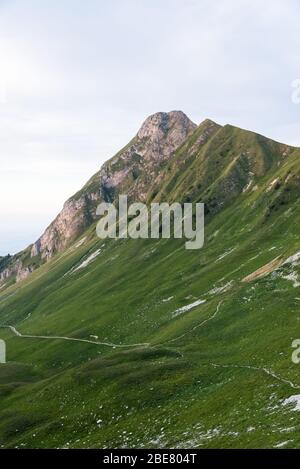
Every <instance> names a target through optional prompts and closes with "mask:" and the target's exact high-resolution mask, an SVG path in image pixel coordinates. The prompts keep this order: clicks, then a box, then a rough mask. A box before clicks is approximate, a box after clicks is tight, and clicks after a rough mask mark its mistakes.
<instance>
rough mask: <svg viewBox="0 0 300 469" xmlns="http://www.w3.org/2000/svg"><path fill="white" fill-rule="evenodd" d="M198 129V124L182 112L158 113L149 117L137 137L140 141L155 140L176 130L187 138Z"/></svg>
mask: <svg viewBox="0 0 300 469" xmlns="http://www.w3.org/2000/svg"><path fill="white" fill-rule="evenodd" d="M196 127H197V126H196V124H194V123H193V122H192V121H191V120H190V119H189V118H188V117H187V115H186V114H184V112H182V111H170V112H156V113H155V114H152V115H151V116H149V117H147V119H146V120H145V121H144V123H143V124H142V126H141V128H140V130H139V131H138V134H137V136H138V138H140V139H144V138H150V139H153V138H154V139H155V138H158V137H164V136H165V135H167V134H168V133H169V131H170V130H175V131H176V132H177V133H178V134H179V135H183V134H184V136H187V135H188V134H189V133H190V131H191V130H194V129H195V128H196Z"/></svg>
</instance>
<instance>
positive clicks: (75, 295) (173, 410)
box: [0, 126, 300, 448]
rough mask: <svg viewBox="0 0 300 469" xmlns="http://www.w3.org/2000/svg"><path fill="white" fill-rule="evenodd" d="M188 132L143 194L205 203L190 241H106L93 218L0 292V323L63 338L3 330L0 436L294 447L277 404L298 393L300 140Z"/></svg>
mask: <svg viewBox="0 0 300 469" xmlns="http://www.w3.org/2000/svg"><path fill="white" fill-rule="evenodd" d="M196 131H197V129H196ZM196 131H195V132H196ZM195 141H196V138H195V135H192V136H191V137H190V138H189V140H188V141H187V142H186V143H185V145H186V147H185V152H186V154H187V155H188V158H187V159H188V161H186V162H185V163H184V166H180V165H179V162H180V159H181V158H182V157H183V152H184V151H183V150H182V149H179V150H178V152H177V153H176V155H175V156H174V165H172V164H171V166H170V167H169V168H168V167H166V168H165V173H164V180H163V183H162V188H161V191H160V192H158V193H157V194H156V196H155V197H156V198H161V199H162V198H164V199H167V200H181V201H183V200H186V197H191V198H192V200H202V199H205V200H206V202H207V205H208V209H209V211H210V214H209V216H208V217H207V225H206V242H205V246H204V248H203V249H202V250H200V251H187V250H185V248H184V240H159V241H155V240H137V241H134V240H117V241H115V240H105V241H102V240H99V239H97V238H96V237H95V226H94V225H92V226H91V227H90V228H89V229H88V230H87V232H86V233H85V234H84V235H83V236H82V237H81V238H80V240H82V242H78V241H76V242H75V243H74V244H73V245H72V246H71V247H70V248H68V249H67V250H66V251H65V252H63V253H60V254H57V255H56V256H55V257H54V258H53V259H52V260H51V261H50V262H48V263H47V264H44V265H42V266H41V267H40V268H39V269H37V270H36V271H35V272H33V273H32V274H31V275H30V276H29V277H28V278H27V279H26V280H25V281H23V282H21V283H19V284H17V285H12V286H9V287H8V288H6V289H4V290H3V291H1V292H0V318H1V321H0V323H1V325H6V326H7V325H10V326H14V327H15V328H16V329H17V331H19V332H20V333H21V334H23V335H30V336H44V337H47V336H48V337H49V336H50V337H51V336H55V337H58V336H59V337H61V338H56V339H45V338H34V337H20V336H16V335H15V334H14V333H13V332H12V331H11V330H10V329H0V337H1V338H3V339H4V340H6V342H7V351H8V360H9V363H8V364H6V365H0V395H1V399H0V416H1V418H0V445H1V446H2V447H89V448H90V447H97V448H98V447H154V448H155V447H178V448H181V447H184V448H189V447H204V448H212V447H226V448H230V447H236V448H240V447H246V448H248V447H251V448H254V447H255V448H262V447H275V446H279V447H280V446H282V447H285V448H288V447H298V446H299V444H300V437H299V428H300V414H299V412H295V410H294V406H293V404H291V405H284V404H283V403H284V400H285V399H287V398H289V397H290V396H293V395H298V394H300V372H299V365H295V364H293V363H292V361H291V353H292V348H291V344H292V341H293V340H294V339H297V338H298V337H299V338H300V330H299V328H298V325H299V298H300V293H299V292H298V289H299V285H298V274H299V273H300V272H299V267H298V266H297V263H296V262H289V263H287V264H284V265H281V264H283V261H284V260H286V259H288V258H289V257H290V256H291V255H293V254H295V253H296V252H298V251H300V239H299V230H300V208H299V205H298V195H299V175H300V159H299V157H300V154H299V151H298V150H295V149H292V148H290V147H286V146H283V145H280V144H276V143H274V142H271V141H269V140H267V139H264V138H263V137H260V136H257V135H256V134H252V133H249V132H245V131H242V130H240V129H235V128H233V127H230V126H226V127H224V128H217V127H216V128H214V131H213V132H212V134H211V135H210V136H209V138H208V139H207V141H206V142H204V143H203V144H201V145H199V143H198V148H199V151H197V149H196V150H195V148H194V150H191V152H190V153H189V151H188V150H189V149H191V148H193V145H194V142H195ZM180 168H181V169H180ZM177 169H178V173H177ZM210 175H211V176H210ZM222 202H224V203H222ZM80 240H79V241H80ZM95 252H97V253H98V255H97V257H95V258H94V259H93V260H92V261H91V262H90V263H88V265H86V266H84V265H82V263H83V262H84V261H86V260H87V259H89V258H90V256H91V254H93V253H95ZM276 258H278V268H277V269H276V270H273V271H272V268H271V267H270V268H269V270H270V272H269V273H268V275H266V276H264V277H262V278H255V277H254V278H253V280H252V281H248V282H245V281H243V279H245V277H247V276H249V275H250V274H252V273H253V272H255V271H256V270H257V269H259V268H261V267H262V266H265V265H267V264H268V263H270V262H271V261H273V260H274V259H276ZM273 269H274V267H273ZM266 273H267V272H266ZM199 300H203V301H204V300H205V302H203V303H202V304H198V306H197V305H195V306H194V307H192V306H190V309H187V310H186V311H185V312H184V311H180V308H184V307H186V306H188V305H192V304H194V303H196V302H197V301H198V303H200V301H199ZM63 337H64V338H65V339H64V338H63ZM67 338H68V339H70V338H71V339H80V340H87V341H88V340H90V341H91V342H101V344H97V343H89V342H81V341H74V340H73V341H70V340H66V339H67ZM103 343H105V344H103Z"/></svg>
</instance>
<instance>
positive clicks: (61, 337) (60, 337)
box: [0, 325, 150, 348]
mask: <svg viewBox="0 0 300 469" xmlns="http://www.w3.org/2000/svg"><path fill="white" fill-rule="evenodd" d="M0 328H1V329H10V331H11V332H12V333H13V334H14V335H15V336H17V337H21V338H22V339H42V340H68V341H71V342H85V343H87V344H93V345H104V346H106V347H111V348H128V347H148V346H149V345H150V344H149V343H141V344H128V345H127V344H124V345H120V344H113V343H110V342H99V341H96V340H89V339H76V338H75V337H63V336H54V335H51V336H50V335H49V336H48V335H29V334H21V332H19V331H17V329H16V328H15V327H14V326H8V325H3V326H0Z"/></svg>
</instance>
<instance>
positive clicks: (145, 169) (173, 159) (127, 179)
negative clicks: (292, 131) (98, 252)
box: [0, 111, 296, 285]
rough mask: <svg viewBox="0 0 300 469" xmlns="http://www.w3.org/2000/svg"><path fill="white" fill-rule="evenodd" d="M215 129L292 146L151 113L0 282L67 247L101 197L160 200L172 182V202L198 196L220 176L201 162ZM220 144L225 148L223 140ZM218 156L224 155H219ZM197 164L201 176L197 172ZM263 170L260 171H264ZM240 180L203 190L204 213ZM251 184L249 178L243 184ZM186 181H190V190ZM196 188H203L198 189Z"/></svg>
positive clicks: (177, 114) (179, 115)
mask: <svg viewBox="0 0 300 469" xmlns="http://www.w3.org/2000/svg"><path fill="white" fill-rule="evenodd" d="M218 132H221V133H223V134H224V137H223V138H224V140H226V138H229V137H230V134H240V135H242V134H243V135H244V140H247V139H248V140H251V139H254V140H255V139H257V140H261V142H262V145H265V146H268V145H269V144H270V145H272V146H273V147H274V146H278V147H280V148H281V147H282V149H283V150H282V153H285V152H286V153H291V152H292V151H294V150H296V148H295V147H291V146H289V145H285V144H281V143H278V142H275V141H273V140H271V139H267V138H266V137H263V136H262V135H260V134H257V133H255V132H252V131H248V130H244V129H241V128H239V127H235V126H233V125H230V124H226V125H225V126H220V125H219V124H216V123H215V122H214V121H212V120H210V119H205V120H204V121H203V122H201V123H200V124H199V125H196V124H194V123H193V122H192V121H191V120H190V119H189V118H188V117H187V116H186V114H184V113H183V112H182V111H170V112H157V113H155V114H152V115H150V116H149V117H147V118H146V119H145V121H144V122H143V123H142V125H141V127H140V129H139V130H138V132H137V134H136V135H135V137H133V139H132V140H131V141H130V142H129V143H128V144H127V145H126V146H125V147H124V148H123V149H121V150H120V151H119V152H117V154H116V155H115V156H113V157H112V158H110V159H109V160H107V161H106V162H105V163H104V164H103V165H102V167H101V169H100V170H99V171H98V172H97V173H96V174H95V175H93V176H92V178H91V179H90V180H89V181H88V182H87V183H86V184H85V185H84V186H83V188H82V189H81V190H80V191H78V192H77V193H75V194H74V195H73V196H71V197H70V198H69V199H68V200H67V201H66V202H65V203H64V206H63V209H62V211H61V212H60V213H59V214H58V215H57V217H56V218H55V219H54V220H53V222H52V223H51V224H50V225H49V226H48V227H47V228H46V230H45V231H44V233H43V234H42V235H41V237H40V238H39V239H38V240H37V241H35V242H34V243H33V244H32V245H30V246H28V247H27V248H26V249H24V250H23V251H21V252H20V253H17V254H16V255H14V256H10V257H9V258H6V262H1V264H2V267H1V265H0V282H2V285H3V283H4V282H5V283H6V282H8V284H10V282H11V280H12V281H14V280H13V279H15V280H16V281H17V282H19V281H20V280H23V279H24V278H26V277H27V276H28V275H29V274H31V273H32V271H33V270H35V268H36V267H38V266H39V265H41V263H43V262H47V261H48V260H49V259H51V258H52V257H53V255H55V254H56V253H57V252H61V251H62V250H64V249H66V248H67V247H68V246H69V245H70V243H72V242H74V241H75V240H76V239H77V238H78V236H80V235H81V234H82V233H83V232H84V230H85V229H87V228H88V227H89V226H90V225H91V224H92V223H93V222H94V221H95V220H96V213H95V212H96V206H97V204H98V203H99V202H100V201H101V200H104V201H109V202H110V201H114V199H115V198H116V197H117V195H118V194H120V193H126V194H127V195H128V197H129V200H134V201H143V202H147V203H149V202H150V201H151V200H152V199H153V200H154V199H155V200H163V199H164V198H168V192H170V189H171V188H173V186H174V184H177V186H176V185H175V188H176V191H175V192H174V197H173V199H172V200H173V201H175V200H176V201H181V202H182V201H183V199H182V197H181V195H182V194H185V197H184V200H186V201H189V200H192V199H193V198H195V197H199V196H200V194H201V191H202V189H203V185H204V186H205V184H206V183H205V182H204V184H203V179H204V178H205V177H206V178H207V180H210V182H211V183H212V182H213V181H212V178H216V179H217V177H219V176H220V174H219V173H218V174H219V176H218V174H217V173H216V172H215V169H212V163H205V162H202V163H201V161H200V159H201V158H203V156H202V154H204V153H205V151H206V154H208V155H210V154H211V153H213V152H214V151H215V150H214V149H213V150H212V149H211V148H206V147H207V144H208V142H209V141H211V142H212V143H211V145H213V144H214V142H215V141H216V139H217V138H218V136H217V135H216V134H218ZM227 134H228V135H227ZM214 137H215V138H214ZM231 138H232V137H231ZM219 140H220V136H219ZM218 144H219V145H220V144H223V146H224V145H225V142H218ZM245 145H247V143H246V144H245ZM251 145H253V143H252V142H251ZM205 149H206V150H205ZM220 158H222V153H220V154H219V159H220ZM210 159H211V158H210ZM242 159H243V157H242V156H240V157H239V158H238V161H237V162H235V163H233V167H232V168H231V173H230V174H234V173H239V175H241V178H243V177H244V176H243V175H242V174H241V171H240V169H238V167H239V166H241V160H242ZM246 160H247V158H246V157H244V163H245V164H249V162H248V163H247V162H246ZM199 162H200V163H201V167H202V169H201V171H202V170H203V174H204V176H199V171H200V169H199V168H200V163H199ZM217 164H219V161H217ZM261 164H263V163H261ZM166 165H167V170H166ZM193 165H194V166H195V165H196V167H197V169H196V171H195V172H194V174H193V175H186V174H185V173H184V172H183V168H185V167H186V166H188V167H192V166H193ZM176 166H177V167H176ZM261 171H262V174H264V170H263V169H262V170H261ZM169 173H171V176H170V174H169ZM262 174H261V175H262ZM180 179H181V180H183V183H182V184H180V183H179V184H178V182H176V183H175V181H179V180H180ZM229 179H231V181H229ZM238 179H240V178H239V177H235V176H233V177H228V178H227V182H226V181H223V182H222V184H223V186H224V187H223V189H222V190H221V191H220V194H218V195H217V196H216V195H215V190H213V195H212V197H209V196H208V194H204V198H203V201H204V202H205V203H206V205H207V213H215V211H216V210H218V209H219V208H220V200H221V199H222V200H224V199H226V198H227V195H226V193H228V190H229V188H230V190H231V192H232V193H234V194H235V195H237V194H238V193H239V192H240V187H238V185H239V184H237V180H238ZM249 183H250V179H249V177H248V179H247V184H249ZM187 185H190V190H188V191H187V188H186V186H187ZM206 185H207V184H206ZM197 188H198V189H197ZM200 188H202V189H201V190H199V189H200Z"/></svg>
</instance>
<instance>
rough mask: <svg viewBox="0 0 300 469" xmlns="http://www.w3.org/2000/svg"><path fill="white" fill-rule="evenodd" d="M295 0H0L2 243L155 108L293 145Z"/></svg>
mask: <svg viewBox="0 0 300 469" xmlns="http://www.w3.org/2000/svg"><path fill="white" fill-rule="evenodd" d="M299 21H300V2H299V1H298V0H264V1H262V0H238V1H237V0H222V1H216V2H212V1H211V0H163V1H162V0H109V1H108V0H85V1H83V0H43V1H41V0H0V165H1V166H0V167H1V172H0V216H1V225H0V255H4V254H7V253H8V252H10V253H14V252H17V251H18V250H21V249H23V248H24V247H26V246H27V245H28V244H30V243H31V242H33V241H35V240H36V239H37V238H38V237H39V235H40V234H41V233H42V231H43V230H44V229H45V228H46V226H47V225H48V224H49V223H50V221H51V220H52V219H53V218H54V216H55V215H56V214H57V213H58V212H59V211H60V209H61V208H62V205H63V202H64V201H65V200H66V199H67V198H68V197H69V196H71V195H72V194H73V193H74V192H76V191H77V190H78V189H80V187H81V186H82V185H83V184H84V183H85V182H86V180H87V179H88V178H89V177H90V176H91V175H92V174H93V173H95V172H96V171H97V170H98V169H99V167H100V166H101V164H102V163H103V162H104V161H105V160H107V159H108V158H110V157H111V156H113V154H114V153H115V152H116V151H118V150H119V149H120V148H121V147H122V146H123V145H125V144H126V143H127V142H128V141H129V140H130V139H131V138H132V137H133V135H134V134H135V133H136V132H137V130H138V128H139V127H140V125H141V123H142V121H143V120H144V119H145V118H146V117H147V116H148V115H149V114H152V113H154V112H157V111H171V110H174V109H176V110H178V109H180V110H182V111H184V112H185V113H186V114H187V115H188V116H189V117H190V118H191V119H192V120H193V121H194V122H196V123H200V122H201V121H202V120H203V119H205V118H211V119H213V120H215V121H217V122H219V123H221V124H225V123H231V124H234V125H238V126H240V127H244V128H248V129H251V130H255V131H257V132H260V133H262V134H264V135H267V136H269V137H271V138H274V139H277V140H280V141H283V142H286V143H290V144H294V145H299V146H300V104H298V105H296V104H294V103H293V102H292V100H291V94H292V87H291V83H292V81H293V80H295V79H297V78H300V27H299Z"/></svg>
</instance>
